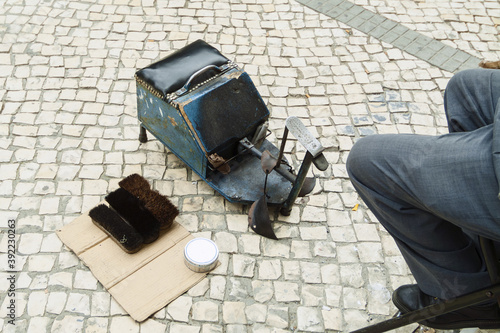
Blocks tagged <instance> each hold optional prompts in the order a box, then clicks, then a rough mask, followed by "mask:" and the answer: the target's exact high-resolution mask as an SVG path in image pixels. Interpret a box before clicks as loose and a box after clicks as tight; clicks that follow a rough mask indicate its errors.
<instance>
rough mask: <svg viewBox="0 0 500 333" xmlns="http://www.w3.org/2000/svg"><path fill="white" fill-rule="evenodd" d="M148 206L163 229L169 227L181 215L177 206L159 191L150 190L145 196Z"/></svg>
mask: <svg viewBox="0 0 500 333" xmlns="http://www.w3.org/2000/svg"><path fill="white" fill-rule="evenodd" d="M144 201H145V206H146V208H147V209H148V210H149V211H150V212H151V213H152V214H153V216H154V217H156V219H157V220H158V221H160V226H161V229H168V228H170V227H171V226H172V223H174V219H175V218H176V217H177V215H179V210H178V209H177V207H176V206H175V205H174V204H173V203H172V202H170V200H169V199H168V198H167V197H166V196H164V195H162V194H160V192H158V191H149V193H148V194H147V197H146V198H145V200H144Z"/></svg>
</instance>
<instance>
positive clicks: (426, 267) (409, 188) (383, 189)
mask: <svg viewBox="0 0 500 333" xmlns="http://www.w3.org/2000/svg"><path fill="white" fill-rule="evenodd" d="M491 139H492V125H488V126H485V127H482V128H480V129H478V130H476V131H473V132H467V133H452V134H447V135H443V136H440V137H433V136H420V135H403V134H396V135H373V136H368V137H365V138H362V139H360V140H359V141H358V142H357V143H356V144H355V145H354V147H353V148H352V150H351V153H350V154H349V157H348V161H347V170H348V172H349V176H350V178H351V181H352V183H353V185H354V187H355V189H356V190H357V191H358V194H359V195H360V197H361V198H362V199H363V201H364V202H365V203H366V205H367V206H368V207H369V208H370V209H371V211H372V212H373V213H374V214H375V216H376V217H377V219H378V220H379V222H380V223H381V224H382V225H383V226H384V227H385V228H386V229H387V231H388V232H389V233H390V234H391V235H392V236H393V237H394V239H395V241H396V243H397V245H398V246H399V248H400V250H401V253H402V254H403V256H404V258H405V260H406V262H407V263H408V266H409V267H410V270H411V271H412V273H413V275H414V277H415V279H416V280H417V283H418V285H419V287H420V288H421V290H422V291H423V292H425V293H427V294H429V295H432V296H436V297H439V298H443V299H450V298H453V297H456V296H458V295H462V294H464V293H468V292H471V291H474V290H477V289H480V288H482V287H484V286H486V285H488V284H489V277H488V275H487V273H486V272H485V271H484V267H483V263H482V260H481V257H480V255H479V253H478V251H477V250H476V247H475V244H474V242H473V241H472V240H471V239H470V238H469V237H468V236H467V235H466V234H465V233H464V232H463V231H462V228H463V229H465V230H467V231H469V232H471V233H473V234H480V235H484V236H486V237H489V238H493V239H496V240H500V202H499V200H498V199H497V193H498V188H497V185H496V184H497V181H496V177H495V174H494V172H493V166H492V160H491Z"/></svg>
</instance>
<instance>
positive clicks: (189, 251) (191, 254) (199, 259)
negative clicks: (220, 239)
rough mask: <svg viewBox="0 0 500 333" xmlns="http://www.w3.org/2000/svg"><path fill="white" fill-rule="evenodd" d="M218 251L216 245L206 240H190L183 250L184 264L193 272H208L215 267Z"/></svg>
mask: <svg viewBox="0 0 500 333" xmlns="http://www.w3.org/2000/svg"><path fill="white" fill-rule="evenodd" d="M218 258H219V249H218V248H217V245H216V244H215V243H214V242H213V241H211V240H210V239H207V238H195V239H192V240H190V241H189V242H188V243H187V244H186V247H185V248H184V262H185V263H186V266H187V267H188V268H189V269H190V270H192V271H195V272H198V273H205V272H209V271H211V270H212V269H214V268H215V266H217V259H218Z"/></svg>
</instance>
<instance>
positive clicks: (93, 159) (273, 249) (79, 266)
mask: <svg viewBox="0 0 500 333" xmlns="http://www.w3.org/2000/svg"><path fill="white" fill-rule="evenodd" d="M320 13H321V14H320ZM499 17H500V5H499V4H498V1H497V0H486V1H473V2H470V1H469V2H467V1H462V2H452V1H449V0H432V1H403V2H397V1H388V0H380V1H364V0H351V1H349V0H327V1H317V0H298V1H289V0H244V1H239V0H234V1H222V2H221V1H213V0H209V1H203V2H202V1H185V0H160V1H152V0H142V1H138V0H130V1H121V0H110V1H101V0H94V1H91V2H71V1H65V0H62V1H57V2H52V1H39V0H32V1H28V2H24V3H17V2H14V1H7V2H5V3H4V4H3V7H2V10H1V11H0V22H3V23H5V24H4V27H3V28H2V29H0V38H1V40H2V43H0V69H1V70H0V110H1V114H0V210H1V212H0V213H1V215H2V216H10V215H11V214H15V218H16V233H17V235H16V240H17V249H16V255H17V265H16V272H17V275H16V276H17V286H16V288H17V290H16V291H17V292H16V307H17V312H16V326H15V327H13V326H12V325H10V324H8V320H7V319H8V318H7V317H6V314H7V313H6V304H7V303H6V302H7V301H8V298H7V297H5V296H4V294H5V291H6V290H7V287H6V286H5V284H4V282H2V283H0V290H1V291H2V297H1V298H0V303H1V304H2V308H1V309H0V331H4V332H14V331H16V332H21V331H23V332H46V331H53V332H70V331H71V332H120V333H121V332H171V333H172V332H174V333H175V332H182V333H186V332H188V333H189V332H197V333H199V332H231V333H232V332H291V331H300V332H325V331H326V332H347V331H350V330H354V329H358V328H361V327H363V326H366V325H368V324H369V323H373V322H376V321H379V320H380V321H381V320H383V319H385V318H389V317H391V316H392V315H393V314H394V313H395V312H396V309H395V307H394V306H393V304H392V302H391V294H392V291H393V290H394V289H395V288H397V287H398V286H400V285H401V284H406V283H412V282H413V278H412V276H411V274H410V272H409V269H408V267H407V265H406V263H405V262H404V260H403V258H402V257H401V254H400V252H399V250H398V248H397V246H396V245H395V243H394V241H393V240H392V238H391V237H390V236H389V235H388V234H387V233H386V232H385V231H384V230H383V228H382V227H381V226H380V225H378V222H377V220H376V218H375V217H374V216H373V214H372V213H371V212H370V211H369V210H368V209H367V208H366V206H365V205H364V204H363V203H362V202H361V200H360V199H359V197H358V196H357V194H356V193H355V192H354V190H353V188H352V185H351V184H350V181H349V179H348V175H347V173H346V170H345V161H346V158H347V156H348V154H349V151H350V149H351V147H352V145H353V144H354V142H355V141H356V140H357V139H358V138H360V137H362V136H366V135H371V134H374V133H422V134H431V135H435V134H441V133H446V122H445V118H444V116H443V109H444V108H443V91H444V88H445V87H446V84H447V82H448V80H449V78H450V77H451V76H452V74H453V73H454V72H456V71H458V70H461V69H465V68H474V67H477V64H478V62H479V60H482V59H487V60H498V58H499V57H500V43H499V39H498V33H499V27H498V25H499V24H500V18H499ZM199 38H201V39H204V40H205V41H207V42H209V43H210V44H212V45H213V46H215V47H216V48H218V49H219V50H221V51H222V52H223V53H224V54H225V55H226V56H228V57H229V58H230V59H232V60H234V61H235V62H236V63H238V64H239V65H240V66H241V67H243V68H244V69H245V70H246V71H247V73H248V74H249V75H250V76H251V78H252V80H253V81H254V82H255V84H256V86H257V88H258V90H259V92H260V93H261V95H262V96H263V98H264V100H265V102H266V104H267V105H268V107H269V109H270V112H271V126H270V131H271V135H270V136H269V137H268V139H269V140H270V141H272V143H274V144H276V145H278V144H279V141H280V139H281V138H282V135H283V134H282V133H283V130H282V129H283V126H284V125H283V124H284V120H285V119H286V118H287V117H288V116H292V115H294V116H297V117H299V118H300V119H301V120H302V121H303V122H304V123H305V124H306V126H307V127H308V129H309V130H310V131H311V132H312V133H314V135H316V136H317V137H318V138H319V140H320V141H321V143H322V144H323V146H324V147H325V148H326V151H325V156H326V158H327V160H328V161H329V163H330V166H329V168H328V169H327V170H326V171H325V172H317V170H314V174H316V176H317V177H318V179H317V184H316V187H315V189H314V191H313V193H312V195H310V196H309V197H308V198H303V199H300V200H297V203H296V205H295V206H294V207H293V210H292V212H291V215H290V216H288V217H285V216H281V215H279V214H278V211H276V212H275V211H272V212H271V217H272V219H273V221H274V228H275V231H276V234H277V235H278V237H279V238H280V240H279V241H271V240H268V239H265V238H262V237H260V236H258V235H256V234H254V233H252V232H251V231H250V229H249V228H248V220H247V212H248V207H245V206H242V205H238V204H230V203H229V202H227V201H225V200H224V198H223V197H222V196H220V195H219V194H216V192H215V191H214V190H213V189H212V188H210V187H209V186H208V185H207V184H206V183H204V182H203V181H202V180H201V179H200V178H199V177H198V176H197V175H195V174H194V173H193V172H192V171H191V170H189V169H188V168H187V167H186V166H185V164H184V163H183V162H182V161H181V160H179V159H178V158H176V157H175V156H174V155H173V154H172V153H171V152H169V151H168V149H167V148H165V147H164V146H163V145H162V144H161V143H160V142H159V141H158V140H155V139H150V141H149V142H148V143H147V144H140V143H139V142H138V140H137V136H138V122H137V118H136V96H135V94H136V92H135V82H134V73H135V71H136V70H137V69H139V68H142V67H144V66H147V65H149V64H150V63H152V62H153V61H156V60H158V59H161V58H162V57H164V56H166V55H167V54H169V53H170V52H172V51H173V50H176V49H178V48H180V47H182V46H184V45H186V44H187V43H189V42H192V41H195V40H196V39H199ZM286 152H287V154H288V156H287V158H289V160H292V162H293V163H296V162H297V159H300V158H302V157H303V156H304V149H303V148H302V147H301V146H300V145H298V144H296V142H289V143H287V146H286ZM292 156H293V157H292ZM135 172H137V173H139V174H142V175H144V176H145V177H146V178H147V179H148V180H150V181H151V183H152V184H153V186H154V188H155V189H156V190H158V191H160V192H161V193H163V194H165V195H168V196H169V197H171V199H172V201H173V202H175V203H176V204H177V205H178V207H179V209H180V210H181V214H180V216H179V217H178V219H177V221H178V222H179V223H181V224H182V225H183V226H184V227H186V229H188V230H189V231H190V232H192V233H193V234H195V235H202V236H204V237H209V238H211V239H213V240H214V241H215V242H216V243H217V244H218V246H219V250H220V261H221V265H220V266H219V267H218V268H217V269H215V270H214V271H213V272H212V273H211V274H209V275H208V277H207V278H206V279H205V280H203V281H201V282H200V283H199V284H198V285H196V286H194V287H193V288H191V289H190V290H188V291H187V292H186V293H185V294H183V295H182V296H180V297H179V298H177V299H176V300H174V301H173V302H171V303H170V304H169V305H168V306H166V308H164V309H162V310H160V311H158V312H157V313H156V314H154V315H153V316H152V317H151V318H149V319H148V320H146V321H145V322H143V323H136V322H134V321H133V320H132V319H131V318H130V317H129V316H128V315H127V314H126V313H125V311H124V310H123V309H122V308H121V307H120V306H119V305H118V304H117V303H116V301H115V300H114V299H113V298H112V297H111V295H110V294H109V293H108V292H107V291H106V290H105V288H104V287H103V286H102V285H101V284H100V283H99V282H98V281H97V280H96V279H95V278H94V277H93V275H92V273H91V272H90V270H89V269H88V267H87V266H86V265H85V264H84V263H83V262H82V261H80V260H79V259H78V257H77V256H76V255H75V254H73V253H72V252H70V251H69V250H68V249H67V248H66V247H65V246H64V245H63V244H62V243H61V241H60V240H59V239H58V238H57V236H56V235H55V231H56V230H57V229H59V228H61V227H62V226H63V225H65V224H68V223H70V222H71V221H72V220H73V219H74V218H75V217H77V216H79V215H80V214H81V213H83V212H84V211H86V210H88V209H90V208H92V207H93V206H95V205H96V204H98V203H99V202H100V201H101V200H103V198H104V196H105V195H106V194H107V193H108V191H109V190H110V189H112V188H114V187H115V186H117V182H118V181H119V180H120V179H121V178H123V177H124V176H126V175H129V174H131V173H135ZM355 207H356V208H355ZM354 208H355V209H357V210H353V209H354ZM5 223H6V220H4V221H0V226H1V227H2V229H1V233H0V246H1V247H0V259H1V260H4V259H5V258H6V255H7V237H6V235H7V234H6V232H5V231H4V230H6V229H4V227H5V226H6V225H5ZM4 261H6V259H5V260H4ZM4 265H5V264H3V263H2V266H1V267H4ZM5 274H7V272H0V276H1V277H3V276H4V275H5ZM2 279H3V278H2ZM2 279H0V280H2ZM415 327H416V325H411V326H408V327H405V328H402V329H399V330H397V332H401V333H404V332H412V331H413V329H414V328H415ZM472 332H474V333H478V332H486V331H484V330H483V331H480V330H477V329H463V330H461V333H472Z"/></svg>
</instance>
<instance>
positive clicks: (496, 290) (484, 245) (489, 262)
mask: <svg viewBox="0 0 500 333" xmlns="http://www.w3.org/2000/svg"><path fill="white" fill-rule="evenodd" d="M479 242H480V245H481V251H482V253H483V257H484V259H485V261H486V267H487V269H488V273H489V275H490V279H491V283H492V285H491V286H490V287H487V288H484V289H481V290H478V291H475V292H473V293H470V294H467V295H463V296H460V297H457V298H455V299H452V300H449V301H445V302H443V303H438V304H433V305H430V306H427V307H425V308H422V309H420V310H416V311H412V312H408V313H405V314H403V315H399V316H398V315H396V317H394V318H392V319H389V320H386V321H383V322H380V323H377V324H374V325H371V326H367V327H365V328H362V329H359V330H356V331H353V332H351V333H379V332H387V331H389V330H393V329H396V328H399V327H403V326H406V325H409V324H413V323H418V322H421V321H424V320H427V319H431V318H434V317H437V316H440V315H443V314H446V313H449V312H452V311H457V310H460V309H463V308H466V307H469V306H472V305H477V304H480V303H484V302H487V301H491V300H495V299H496V300H497V302H498V304H499V306H500V267H499V266H500V265H499V263H498V258H497V257H496V254H495V248H494V244H493V241H492V240H491V239H487V238H483V237H481V236H480V237H479Z"/></svg>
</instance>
